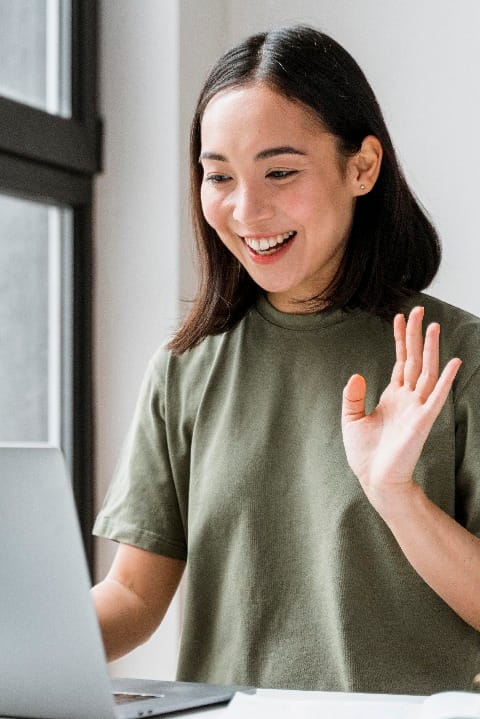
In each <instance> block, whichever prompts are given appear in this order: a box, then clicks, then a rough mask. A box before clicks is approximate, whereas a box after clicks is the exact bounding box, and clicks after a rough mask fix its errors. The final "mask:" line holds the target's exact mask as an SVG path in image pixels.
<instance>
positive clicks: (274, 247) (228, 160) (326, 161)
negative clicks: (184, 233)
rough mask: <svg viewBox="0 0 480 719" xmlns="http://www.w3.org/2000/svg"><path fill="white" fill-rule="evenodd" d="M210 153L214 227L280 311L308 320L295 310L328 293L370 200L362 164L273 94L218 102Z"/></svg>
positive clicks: (210, 120) (248, 90) (255, 90)
mask: <svg viewBox="0 0 480 719" xmlns="http://www.w3.org/2000/svg"><path fill="white" fill-rule="evenodd" d="M201 145H202V149H201V157H200V161H201V164H202V166H203V181H202V188H201V202H202V208H203V213H204V215H205V218H206V220H207V222H208V223H209V225H211V226H212V227H213V229H214V230H215V231H216V232H217V234H218V236H219V238H220V240H221V241H222V242H223V243H224V244H225V246H226V247H227V248H228V249H229V250H230V252H232V253H233V254H234V255H235V257H236V258H237V259H238V260H239V261H240V262H241V264H242V265H243V266H244V268H245V269H246V271H247V272H248V274H249V275H250V276H251V277H252V279H253V280H254V281H255V282H256V283H257V284H258V285H259V286H260V287H262V288H263V289H264V290H265V292H266V293H267V297H268V298H269V300H270V302H271V303H272V304H273V305H274V306H275V307H276V308H277V309H279V310H282V311H285V312H298V311H299V308H298V305H295V304H293V303H292V301H293V300H304V299H308V298H310V297H313V296H315V295H318V294H319V293H321V292H322V291H323V290H324V289H325V288H326V287H327V286H328V284H329V283H330V281H331V280H332V278H333V276H334V274H335V272H336V270H337V268H338V265H339V262H340V260H341V258H342V255H343V252H344V250H345V245H346V243H347V239H348V235H349V231H350V227H351V224H352V217H353V210H354V204H355V197H356V196H357V195H359V194H362V190H361V189H359V188H360V184H359V179H358V171H357V169H356V167H355V166H354V163H353V161H352V158H349V159H347V160H344V159H343V158H340V156H339V153H338V150H337V148H336V141H335V138H334V136H333V135H331V134H329V133H328V132H326V131H325V130H323V128H322V126H321V125H320V123H319V121H318V120H317V119H316V118H315V117H314V115H313V112H310V111H309V110H308V109H307V108H305V107H304V106H303V105H301V104H300V103H297V102H294V101H291V100H289V99H287V98H286V97H284V96H283V95H281V94H280V93H278V92H276V91H275V90H273V89H271V88H270V87H269V86H267V85H263V84H252V85H246V86H242V87H240V88H232V89H229V90H224V91H222V92H219V93H218V94H217V95H215V96H214V97H213V98H212V100H210V102H209V103H208V105H207V107H206V109H205V113H204V115H203V119H202V126H201ZM342 161H343V167H342V165H341V163H342Z"/></svg>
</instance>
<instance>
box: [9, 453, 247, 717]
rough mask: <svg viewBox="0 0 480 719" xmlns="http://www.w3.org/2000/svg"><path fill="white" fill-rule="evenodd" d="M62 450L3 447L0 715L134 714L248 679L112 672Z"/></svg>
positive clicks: (213, 696)
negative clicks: (154, 677)
mask: <svg viewBox="0 0 480 719" xmlns="http://www.w3.org/2000/svg"><path fill="white" fill-rule="evenodd" d="M89 589H90V581H89V576H88V571H87V566H86V561H85V556H84V552H83V545H82V541H81V535H80V529H79V526H78V520H77V515H76V511H75V506H74V502H73V495H72V490H71V486H70V483H69V481H68V477H67V471H66V467H65V463H64V460H63V457H62V454H61V453H60V451H59V450H57V449H54V448H51V447H44V446H28V447H24V446H6V445H2V446H0V717H7V716H8V717H10V716H14V717H35V718H36V719H115V717H117V718H119V719H131V718H132V719H133V718H134V717H135V718H136V717H148V716H156V715H159V714H166V713H169V712H173V711H180V710H184V709H189V708H193V707H200V706H206V705H209V704H216V703H221V702H227V701H229V700H230V699H231V698H232V696H233V694H234V693H235V691H236V690H237V689H240V687H232V686H215V685H209V684H197V683H187V682H161V681H158V682H157V681H148V680H133V679H129V680H113V681H111V680H110V679H109V677H108V673H107V666H106V661H105V655H104V651H103V644H102V640H101V636H100V631H99V627H98V624H97V619H96V614H95V611H94V608H93V604H92V602H91V599H90V593H89Z"/></svg>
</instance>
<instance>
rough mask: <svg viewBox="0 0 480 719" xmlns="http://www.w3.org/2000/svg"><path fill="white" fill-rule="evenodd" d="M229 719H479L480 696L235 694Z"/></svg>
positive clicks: (229, 711)
mask: <svg viewBox="0 0 480 719" xmlns="http://www.w3.org/2000/svg"><path fill="white" fill-rule="evenodd" d="M225 716H226V717H228V718H229V719H246V718H248V719H270V717H271V718H272V719H273V717H275V719H320V718H321V719H480V696H479V695H478V694H470V693H467V692H443V693H440V694H435V695H433V696H431V697H427V698H426V699H425V700H424V701H423V702H422V703H420V704H416V703H412V702H410V701H403V700H402V699H399V700H398V701H391V700H387V699H386V700H382V699H377V700H375V701H373V700H369V699H364V698H362V699H361V700H360V699H355V698H353V697H349V698H348V699H347V698H346V699H338V698H337V699H335V700H334V699H324V698H322V699H319V700H315V699H311V700H309V699H306V700H303V701H295V699H288V698H285V699H281V698H276V697H275V698H273V697H269V696H262V695H261V694H260V695H259V694H256V695H255V694H254V695H250V694H236V695H235V696H234V698H233V699H232V701H231V702H230V705H229V707H228V709H227V710H226V711H225Z"/></svg>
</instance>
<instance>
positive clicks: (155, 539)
mask: <svg viewBox="0 0 480 719" xmlns="http://www.w3.org/2000/svg"><path fill="white" fill-rule="evenodd" d="M93 534H94V535H95V536H97V537H103V538H105V539H111V540H113V541H114V542H121V543H122V544H131V545H132V546H134V547H139V548H140V549H145V550H146V551H148V552H155V554H162V555H164V556H166V557H171V558H172V559H181V560H183V561H186V560H187V548H186V546H185V544H184V543H183V542H172V541H170V540H168V539H165V538H164V537H160V536H159V535H158V534H155V533H154V532H151V531H149V530H148V529H142V528H141V527H135V526H134V525H123V526H122V527H119V526H117V525H116V524H115V523H114V522H112V520H111V519H110V518H109V517H105V516H104V517H102V516H99V517H98V518H97V521H96V522H95V526H94V528H93Z"/></svg>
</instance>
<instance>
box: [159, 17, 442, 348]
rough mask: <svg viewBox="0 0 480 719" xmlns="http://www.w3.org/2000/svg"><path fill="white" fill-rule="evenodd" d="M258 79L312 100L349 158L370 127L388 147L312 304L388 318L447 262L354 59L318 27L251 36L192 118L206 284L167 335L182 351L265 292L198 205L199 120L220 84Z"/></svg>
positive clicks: (220, 64)
mask: <svg viewBox="0 0 480 719" xmlns="http://www.w3.org/2000/svg"><path fill="white" fill-rule="evenodd" d="M253 82H265V83H268V84H269V85H270V86H271V87H272V88H274V89H275V90H277V91H278V92H280V93H281V94H282V95H284V96H285V97H287V98H289V99H291V100H295V101H299V102H301V103H303V104H304V105H305V106H307V107H308V108H311V109H313V111H314V112H315V114H316V115H317V117H318V119H319V121H320V122H321V123H322V124H323V125H324V127H325V128H326V129H327V130H328V131H329V132H331V133H332V134H333V135H335V136H336V138H337V143H338V148H339V152H340V153H341V155H343V156H344V157H347V156H348V155H351V154H354V153H356V152H358V150H359V149H360V147H361V144H362V141H363V139H364V138H365V137H366V136H367V135H375V136H376V137H377V138H378V140H379V141H380V143H381V145H382V148H383V159H382V165H381V170H380V174H379V177H378V179H377V181H376V183H375V185H374V187H373V188H372V190H371V191H370V192H369V193H368V194H365V195H363V196H361V197H358V198H357V201H356V206H355V211H354V217H353V224H352V229H351V233H350V237H349V239H348V243H347V247H346V250H345V253H344V256H343V259H342V262H341V264H340V266H339V268H338V271H337V273H336V276H335V277H334V278H333V280H332V282H331V283H330V286H329V287H328V288H327V290H326V291H325V292H324V293H323V294H322V295H321V296H318V297H313V298H311V299H310V300H309V301H308V302H307V309H308V311H318V310H319V309H320V308H324V307H325V306H328V307H331V308H344V309H353V308H362V309H364V310H366V311H367V312H371V313H372V314H376V315H378V316H380V317H383V318H391V317H393V315H394V314H395V313H396V312H397V311H398V310H399V309H400V307H401V306H402V304H403V302H404V300H405V299H406V298H407V297H408V296H409V295H411V294H412V293H413V292H416V291H420V290H422V289H424V288H425V287H427V285H429V284H430V282H431V281H432V279H433V278H434V276H435V274H436V272H437V270H438V266H439V264H440V254H441V253H440V243H439V240H438V236H437V233H436V231H435V229H434V227H433V225H432V224H431V222H430V221H429V219H428V218H427V216H426V214H425V212H424V211H423V210H422V208H421V207H420V205H419V203H418V201H417V200H416V199H415V197H414V195H413V193H412V192H411V190H410V189H409V187H408V185H407V183H406V180H405V178H404V176H403V173H402V170H401V168H400V166H399V163H398V161H397V158H396V155H395V151H394V148H393V145H392V141H391V139H390V135H389V133H388V130H387V127H386V125H385V121H384V119H383V115H382V112H381V110H380V107H379V105H378V102H377V100H376V98H375V95H374V93H373V90H372V89H371V87H370V85H369V83H368V81H367V79H366V78H365V76H364V74H363V72H362V70H361V69H360V68H359V66H358V65H357V63H356V62H355V60H354V59H353V58H352V57H351V56H350V55H349V53H348V52H346V50H344V49H343V48H342V47H341V46H340V45H339V44H338V43H337V42H336V41H335V40H333V39H332V38H331V37H329V36H328V35H325V34H324V33H322V32H319V31H318V30H315V29H313V28H311V27H306V26H301V25H298V26H294V27H285V28H278V29H275V30H272V31H270V32H262V33H258V34H256V35H252V36H251V37H249V38H247V39H246V40H245V41H244V42H242V43H241V44H240V45H238V46H236V47H234V48H233V49H232V50H230V51H229V52H227V53H226V54H225V55H223V57H221V58H220V59H219V60H218V61H217V63H216V64H215V65H214V67H213V68H212V70H211V72H210V74H209V76H208V77H207V80H206V81H205V84H204V87H203V89H202V91H201V93H200V97H199V99H198V103H197V107H196V111H195V114H194V118H193V122H192V127H191V138H190V178H191V208H192V220H193V227H194V233H195V239H196V246H197V252H198V259H199V270H200V285H199V290H198V293H197V297H196V299H195V301H194V304H193V307H192V309H191V312H190V314H189V315H188V316H187V318H186V320H185V322H184V323H183V325H182V326H181V327H180V329H179V330H178V331H177V333H176V334H175V336H174V337H173V339H172V340H171V342H170V343H169V348H170V349H171V350H172V351H173V352H174V353H176V354H181V353H182V352H184V351H185V350H187V349H190V348H192V347H194V346H195V345H197V344H198V343H199V342H200V341H201V340H202V339H204V338H205V337H207V336H208V335H213V334H218V333H220V332H224V331H226V330H228V329H230V328H231V327H233V326H234V325H235V324H236V323H237V322H238V321H239V320H240V319H241V318H242V317H243V316H244V315H245V313H246V312H247V310H248V309H249V308H250V307H251V306H252V304H253V303H254V302H255V299H256V297H257V294H258V291H259V288H258V287H257V285H256V284H255V283H254V282H253V280H252V279H251V278H250V276H249V275H248V274H247V272H246V271H245V270H244V268H243V267H242V265H241V264H240V263H239V262H238V260H237V259H236V258H235V257H234V256H233V255H232V254H231V253H230V252H229V250H227V249H226V247H225V246H224V245H223V243H222V242H221V241H220V239H219V238H218V236H217V234H216V232H215V231H214V230H213V229H212V228H211V227H210V226H209V225H208V224H207V222H206V220H205V218H204V216H203V213H202V208H201V204H200V187H201V183H202V167H201V165H200V162H199V156H200V152H201V144H200V141H201V136H200V129H201V121H202V117H203V113H204V111H205V108H206V106H207V104H208V102H209V101H210V100H211V99H212V98H213V96H214V95H216V94H217V93H218V92H220V91H221V90H225V89H227V88H234V87H239V86H241V85H246V84H248V83H253Z"/></svg>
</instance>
